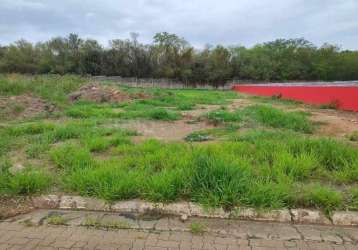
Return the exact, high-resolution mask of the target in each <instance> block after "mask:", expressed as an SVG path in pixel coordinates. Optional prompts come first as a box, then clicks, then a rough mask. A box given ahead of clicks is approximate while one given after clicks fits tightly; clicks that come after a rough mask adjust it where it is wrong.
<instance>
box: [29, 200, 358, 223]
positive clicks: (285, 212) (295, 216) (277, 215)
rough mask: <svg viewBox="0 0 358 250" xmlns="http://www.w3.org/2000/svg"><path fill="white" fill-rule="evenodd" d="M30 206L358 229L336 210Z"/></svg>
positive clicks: (353, 215) (93, 203) (354, 219)
mask: <svg viewBox="0 0 358 250" xmlns="http://www.w3.org/2000/svg"><path fill="white" fill-rule="evenodd" d="M32 203H33V206H34V207H35V208H39V209H64V210H68V209H72V210H84V211H108V212H117V213H161V214H167V215H176V216H182V218H187V217H202V218H221V219H229V218H230V219H241V220H251V221H270V222H284V223H294V224H321V225H337V226H358V212H351V211H336V212H334V213H333V214H332V218H328V217H327V216H326V215H325V214H324V213H323V212H322V211H320V210H311V209H278V210H269V211H264V210H257V209H254V208H247V207H238V208H235V209H233V210H232V211H230V212H227V211H224V210H223V209H222V208H215V209H206V208H204V207H202V206H201V205H199V204H196V203H192V202H184V201H183V202H176V203H168V204H167V203H154V202H147V201H142V200H129V201H119V202H115V203H112V204H110V203H108V202H106V201H103V200H100V199H94V198H87V197H82V196H69V195H62V196H60V195H42V196H37V197H32Z"/></svg>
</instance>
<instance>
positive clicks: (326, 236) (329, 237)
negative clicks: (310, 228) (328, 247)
mask: <svg viewBox="0 0 358 250" xmlns="http://www.w3.org/2000/svg"><path fill="white" fill-rule="evenodd" d="M321 237H322V239H323V241H327V242H332V243H336V244H342V243H343V239H342V238H341V237H339V236H337V235H336V234H335V233H334V232H322V233H321Z"/></svg>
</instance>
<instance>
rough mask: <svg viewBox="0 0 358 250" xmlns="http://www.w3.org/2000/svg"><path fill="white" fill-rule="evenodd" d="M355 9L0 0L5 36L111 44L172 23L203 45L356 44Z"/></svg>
mask: <svg viewBox="0 0 358 250" xmlns="http://www.w3.org/2000/svg"><path fill="white" fill-rule="evenodd" d="M357 13H358V1H357V0H311V1H308V0H276V1H272V0H221V1H217V0H181V1H175V0H131V1H128V0H127V1H125V0H101V1H98V0H81V1H79V0H61V1H51V0H1V2H0V44H7V43H10V42H13V41H15V40H17V39H20V38H25V39H27V40H29V41H32V42H36V41H41V40H47V39H49V38H51V37H54V36H65V35H67V34H68V33H70V32H73V33H77V34H79V35H80V36H83V37H90V38H95V39H98V40H99V41H100V42H101V43H103V44H105V45H106V44H107V41H108V40H110V39H114V38H128V37H129V33H130V32H133V31H134V32H138V33H140V40H141V41H143V42H150V41H151V39H152V37H153V35H154V34H155V33H156V32H160V31H168V32H172V33H176V34H178V35H180V36H183V37H185V38H186V39H187V40H188V41H189V42H190V43H191V44H193V45H195V46H198V47H199V46H203V45H204V44H206V43H210V44H218V43H221V44H225V45H232V44H241V45H245V46H252V45H254V44H256V43H260V42H265V41H269V40H273V39H276V38H296V37H305V38H306V39H308V40H310V41H312V42H313V43H315V44H317V45H321V44H323V43H324V42H329V43H333V44H338V45H340V46H342V48H345V49H358V15H357Z"/></svg>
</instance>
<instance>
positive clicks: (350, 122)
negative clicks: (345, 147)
mask: <svg viewBox="0 0 358 250" xmlns="http://www.w3.org/2000/svg"><path fill="white" fill-rule="evenodd" d="M309 111H310V112H311V114H312V116H311V120H313V121H315V122H319V123H321V125H320V126H319V128H318V130H317V132H316V133H317V134H319V135H324V136H333V137H341V138H342V137H344V138H346V137H347V136H349V135H351V134H353V133H354V132H356V131H358V113H354V112H346V111H338V110H309Z"/></svg>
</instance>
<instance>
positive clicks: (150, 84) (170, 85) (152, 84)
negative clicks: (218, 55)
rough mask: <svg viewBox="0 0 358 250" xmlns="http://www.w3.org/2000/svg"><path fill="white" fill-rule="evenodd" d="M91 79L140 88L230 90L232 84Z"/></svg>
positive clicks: (106, 77)
mask: <svg viewBox="0 0 358 250" xmlns="http://www.w3.org/2000/svg"><path fill="white" fill-rule="evenodd" d="M91 79H92V80H93V81H98V82H101V81H107V82H112V83H115V84H119V85H123V86H129V87H140V88H165V89H218V90H230V89H231V88H232V86H233V82H228V83H226V84H224V85H220V86H213V85H210V84H207V83H197V84H195V83H184V82H180V81H176V80H172V79H154V78H135V77H120V76H93V77H92V78H91Z"/></svg>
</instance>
